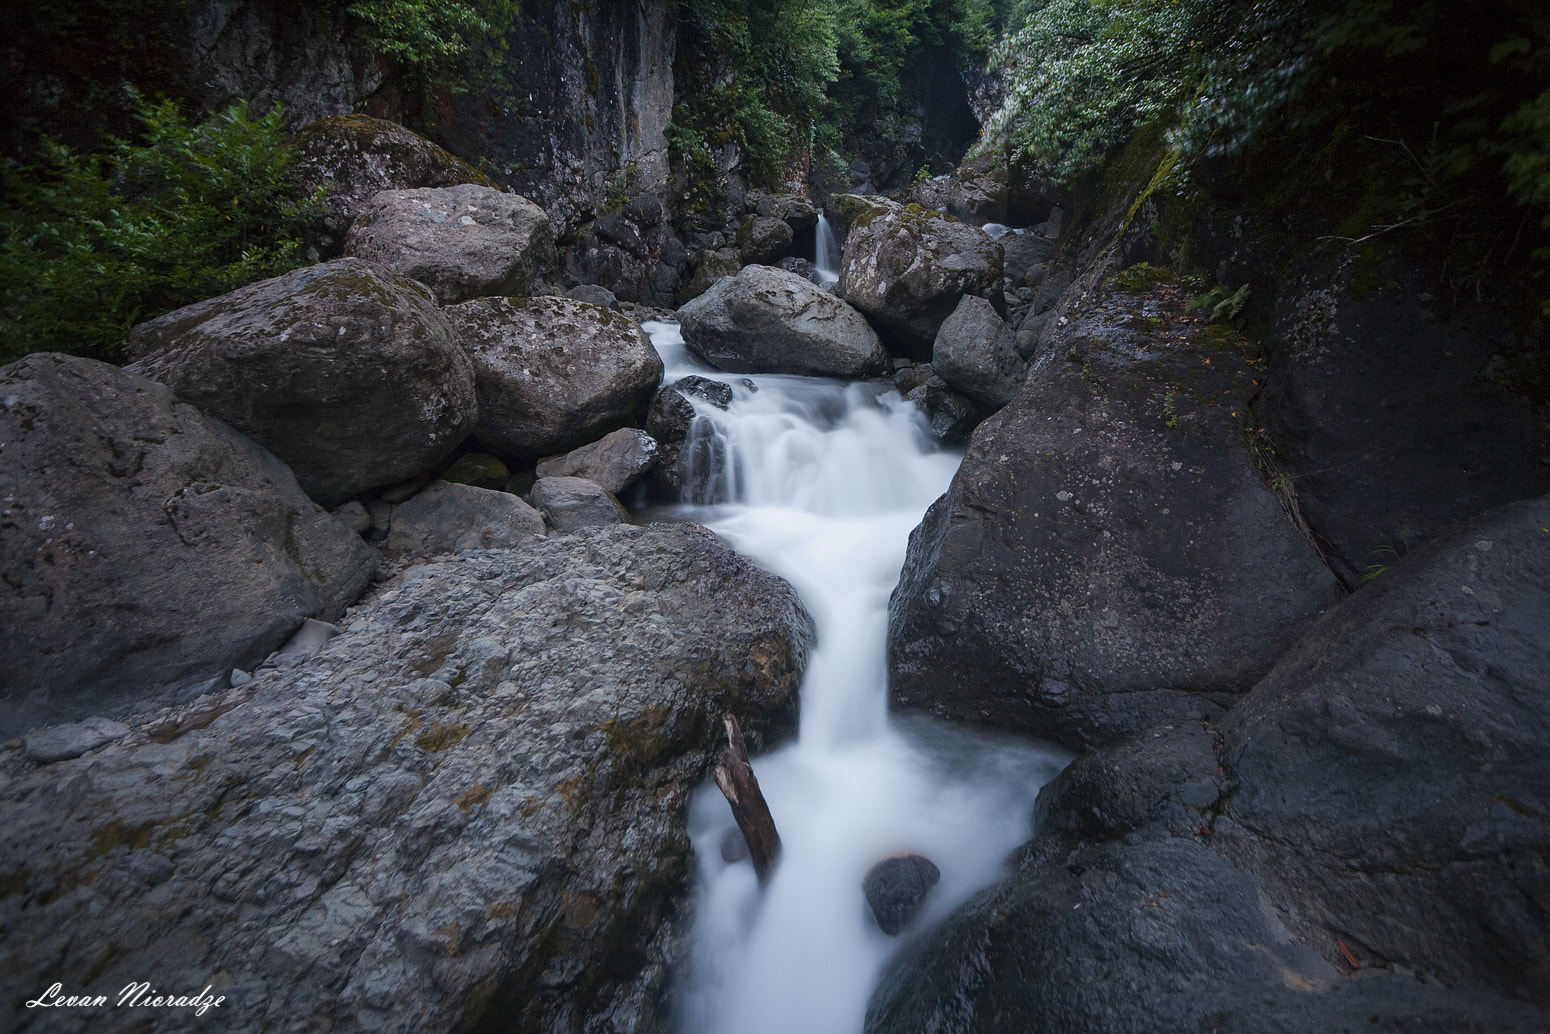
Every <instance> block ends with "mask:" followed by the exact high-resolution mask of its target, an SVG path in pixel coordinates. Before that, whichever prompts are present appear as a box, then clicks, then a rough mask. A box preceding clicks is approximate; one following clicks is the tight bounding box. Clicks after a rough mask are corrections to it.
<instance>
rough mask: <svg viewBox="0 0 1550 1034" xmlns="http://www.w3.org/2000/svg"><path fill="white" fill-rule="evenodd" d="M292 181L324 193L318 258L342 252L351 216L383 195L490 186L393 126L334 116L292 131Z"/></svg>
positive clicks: (487, 180) (483, 177) (474, 171)
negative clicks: (412, 190) (398, 192)
mask: <svg viewBox="0 0 1550 1034" xmlns="http://www.w3.org/2000/svg"><path fill="white" fill-rule="evenodd" d="M292 147H293V148H294V149H295V151H296V167H295V172H294V173H293V175H294V177H295V179H296V181H297V182H298V183H299V184H301V186H302V187H303V188H304V189H306V191H307V192H308V193H311V192H313V191H316V190H318V189H319V188H321V189H322V190H323V191H324V196H323V207H324V211H325V213H326V214H325V215H324V218H323V223H322V228H321V231H320V232H319V234H318V238H317V240H316V242H315V243H316V245H317V247H318V250H319V252H320V253H321V254H322V255H323V256H324V257H332V256H334V255H337V254H338V253H339V249H340V248H342V247H343V246H344V237H345V233H346V232H347V231H348V230H349V229H350V225H351V224H352V223H353V222H354V221H355V217H356V215H358V214H359V213H360V211H361V210H362V209H363V208H365V207H366V204H367V203H368V202H369V201H370V200H371V199H372V198H373V197H375V196H376V195H377V194H379V193H380V192H382V191H384V190H408V189H413V188H416V187H454V186H457V185H458V184H459V183H477V184H478V185H480V186H483V187H495V186H496V184H495V183H494V182H493V181H492V180H491V179H490V178H489V177H488V176H486V175H485V174H484V173H482V172H480V171H479V170H478V169H476V168H474V167H473V166H472V165H470V164H468V163H467V162H465V161H463V159H461V158H459V157H457V156H456V155H454V154H452V153H451V152H450V151H447V150H445V149H443V148H441V147H438V146H437V145H436V144H434V143H432V142H431V141H429V140H427V139H425V138H424V137H423V136H420V135H419V134H418V133H415V132H412V131H411V130H408V129H405V128H404V127H403V126H401V125H399V124H398V123H396V122H389V121H387V120H386V119H380V118H372V117H371V116H370V115H335V116H333V117H331V118H325V119H319V120H318V121H316V122H313V123H310V124H308V125H305V126H303V127H302V128H301V129H300V130H298V131H297V133H296V137H295V139H294V140H293V141H292Z"/></svg>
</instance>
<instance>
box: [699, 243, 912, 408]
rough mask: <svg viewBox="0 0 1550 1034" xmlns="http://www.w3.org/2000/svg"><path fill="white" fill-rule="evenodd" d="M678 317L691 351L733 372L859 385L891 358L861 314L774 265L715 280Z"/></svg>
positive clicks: (795, 275)
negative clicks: (838, 380) (791, 375)
mask: <svg viewBox="0 0 1550 1034" xmlns="http://www.w3.org/2000/svg"><path fill="white" fill-rule="evenodd" d="M780 225H782V226H784V225H785V224H784V223H780ZM678 318H679V321H680V322H681V323H682V327H683V338H684V344H686V345H687V346H688V347H689V350H690V351H691V352H693V353H694V354H695V355H698V356H700V357H701V358H702V359H704V360H705V361H706V362H708V363H710V364H711V365H712V366H714V367H716V368H717V369H718V370H726V371H727V372H729V373H795V374H805V375H807V376H813V377H844V378H849V379H852V380H859V379H863V378H866V377H871V376H875V375H877V374H880V373H882V372H883V371H884V370H886V369H887V368H888V353H887V352H885V351H884V350H883V345H882V342H881V341H879V340H878V337H877V334H876V332H875V331H873V330H872V328H871V326H869V325H868V323H867V321H866V319H865V318H863V317H862V315H861V313H859V312H857V311H856V310H855V309H853V308H851V307H850V306H849V305H847V304H845V303H844V302H842V301H840V300H839V299H838V298H836V297H834V295H832V294H830V293H829V292H828V291H825V290H823V289H822V288H820V287H818V286H817V285H816V284H814V283H812V282H811V281H809V280H807V279H805V278H803V277H800V276H798V275H797V274H795V273H789V272H787V271H786V270H784V269H778V268H776V267H774V266H744V267H743V268H742V269H741V270H739V271H738V274H737V275H736V276H735V277H732V278H731V279H723V280H718V281H716V283H715V284H714V285H712V287H711V288H710V290H708V291H706V292H705V293H704V294H702V295H700V296H699V297H698V298H695V299H694V300H693V301H691V302H688V303H687V304H685V305H684V306H683V308H681V309H679V310H678Z"/></svg>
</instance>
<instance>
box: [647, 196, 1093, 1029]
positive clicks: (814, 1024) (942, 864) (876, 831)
mask: <svg viewBox="0 0 1550 1034" xmlns="http://www.w3.org/2000/svg"><path fill="white" fill-rule="evenodd" d="M820 228H821V229H827V228H826V227H824V226H823V224H822V223H820ZM819 239H820V240H822V239H823V237H822V234H820V238H819ZM822 254H823V252H822V251H820V255H822ZM645 328H646V330H647V332H648V333H649V334H650V335H651V338H652V341H653V343H654V344H655V345H656V347H657V351H658V352H659V353H661V355H662V358H663V361H664V362H665V364H666V366H667V380H668V382H669V383H671V382H672V381H673V380H676V379H677V378H679V377H683V376H686V375H688V374H690V373H696V374H700V375H701V376H705V377H712V378H716V379H719V380H722V381H724V382H726V383H728V384H730V385H731V386H732V389H733V400H732V402H731V404H730V406H729V407H728V408H727V409H726V410H721V409H718V408H716V407H715V406H712V405H710V404H708V403H706V404H701V403H700V402H699V401H697V400H696V402H695V405H696V407H697V413H698V417H697V419H696V421H695V423H694V428H693V431H692V434H693V436H694V439H693V440H692V441H691V442H690V443H689V448H688V449H686V455H688V456H691V457H694V459H692V460H691V462H694V463H711V464H713V465H714V466H713V468H712V469H708V470H706V471H704V472H703V476H697V477H696V478H695V479H689V480H695V481H697V483H698V484H700V485H702V486H704V488H702V489H701V491H700V496H701V499H702V500H703V501H705V502H714V503H715V504H716V505H700V506H684V507H681V508H680V510H679V512H680V513H681V514H682V515H683V516H686V517H689V518H690V519H693V520H697V521H700V522H701V523H704V524H706V525H707V526H709V527H710V528H711V529H712V530H713V531H715V532H716V533H717V534H719V535H721V536H722V537H723V538H725V539H727V540H728V541H730V542H731V543H732V544H733V546H735V547H736V548H737V549H738V551H739V552H741V553H743V554H745V555H746V556H749V557H751V558H753V559H754V560H756V561H757V562H759V563H760V564H762V565H764V566H765V567H767V568H769V569H770V570H772V571H774V572H776V573H777V574H779V575H781V576H782V577H784V578H786V579H787V580H788V581H789V582H791V584H792V585H793V586H795V588H796V589H797V591H798V592H799V593H800V594H801V596H802V599H803V601H804V602H805V603H806V605H807V607H808V609H809V610H810V611H811V612H812V615H813V618H814V620H815V622H816V624H817V627H818V642H817V646H816V649H815V650H814V651H813V654H812V657H811V659H810V662H809V665H808V670H807V675H806V678H805V680H804V682H803V686H802V701H801V726H800V732H799V735H798V737H797V739H796V741H795V742H793V743H791V744H788V745H786V746H784V747H782V748H781V749H779V750H777V751H776V752H775V753H773V754H770V755H767V756H765V757H761V758H756V759H755V762H754V769H755V772H756V774H757V776H758V778H759V782H760V784H761V786H762V788H763V791H764V794H765V797H766V799H767V800H768V802H769V805H770V809H771V812H772V814H773V815H774V818H775V823H776V825H777V826H778V827H779V830H780V835H781V839H782V854H781V858H780V862H779V864H778V867H777V869H776V871H775V874H774V877H773V878H772V879H771V881H770V883H769V885H768V887H766V888H765V889H764V891H763V892H762V893H761V892H760V889H759V887H758V883H757V880H756V878H755V876H754V872H753V867H752V866H751V865H750V864H749V863H748V862H746V861H733V862H727V861H725V860H724V859H723V855H722V847H721V845H722V843H723V840H724V838H726V837H727V836H728V834H729V832H733V831H735V830H736V826H735V824H734V822H733V819H732V813H731V809H730V808H729V807H728V806H727V804H726V801H725V800H724V799H723V798H722V796H721V794H720V793H719V791H717V790H716V789H715V787H714V786H707V787H706V788H704V789H702V790H701V791H700V793H699V794H698V795H697V796H696V798H695V801H694V804H693V806H692V808H691V812H690V817H689V823H690V830H689V832H690V836H691V838H692V840H693V843H694V849H695V855H696V858H697V865H698V896H697V912H696V918H695V931H694V946H693V950H692V961H691V972H690V973H688V974H686V975H685V979H683V980H682V982H681V984H680V986H679V1006H680V1017H679V1019H680V1027H681V1030H682V1031H683V1034H798V1032H800V1034H860V1031H861V1028H862V1023H863V1020H864V1017H865V1013H866V1005H867V1001H868V999H869V998H870V997H871V993H872V989H873V986H874V984H875V983H876V980H877V977H878V975H879V973H880V971H881V970H882V967H883V966H884V964H885V963H886V962H887V961H888V959H889V958H890V957H891V956H892V955H893V953H894V952H895V951H896V950H897V949H898V948H899V946H900V944H901V942H902V941H903V940H904V939H905V938H892V937H888V936H887V935H885V934H884V933H882V931H881V930H879V929H878V928H877V926H876V925H875V924H874V923H873V922H872V920H871V918H870V916H869V914H868V910H867V905H866V901H865V898H864V896H863V893H862V889H861V885H862V879H863V877H864V876H865V874H866V872H867V870H868V869H870V868H871V866H872V865H874V864H875V863H877V862H878V861H880V860H882V859H884V858H886V857H888V856H889V855H893V854H897V853H899V852H905V851H913V852H917V853H920V854H923V855H926V856H927V857H929V858H930V859H931V860H932V861H934V862H935V863H936V864H937V866H938V867H939V868H940V869H941V873H942V877H941V882H940V883H939V884H938V885H937V886H936V888H935V889H934V890H933V891H932V893H931V895H930V896H929V897H928V898H927V899H926V903H925V906H924V911H923V914H922V915H921V916H920V917H919V918H918V919H917V921H916V923H915V926H914V929H920V928H921V927H922V926H923V925H925V924H926V923H929V922H931V921H933V920H935V919H938V918H940V917H942V916H943V915H945V914H946V913H947V912H948V911H949V910H951V909H952V908H953V907H955V906H957V905H958V904H959V903H961V902H962V901H963V900H964V899H965V898H967V897H968V896H969V895H970V894H972V893H973V892H974V891H976V890H978V889H979V888H981V887H983V886H985V885H986V884H988V883H990V882H992V881H993V880H995V879H996V878H997V877H998V876H999V875H1000V873H1001V866H1002V861H1003V859H1004V858H1005V857H1006V855H1007V854H1008V853H1009V852H1010V851H1011V850H1012V849H1013V848H1015V847H1016V846H1017V845H1018V844H1020V843H1022V842H1023V841H1024V840H1025V839H1027V837H1028V833H1029V830H1028V817H1029V814H1030V812H1031V809H1032V804H1033V799H1034V797H1035V795H1036V794H1037V793H1038V790H1039V787H1040V786H1041V785H1042V784H1043V783H1044V782H1045V781H1047V780H1048V779H1050V778H1051V777H1053V775H1054V774H1055V773H1056V772H1057V771H1059V768H1060V765H1061V764H1062V763H1063V761H1064V758H1061V757H1057V756H1056V755H1055V754H1054V752H1051V751H1047V750H1042V749H1039V748H1037V747H1034V746H1031V745H1029V744H1026V743H1022V742H1017V741H1011V740H1007V739H1001V738H993V737H989V736H984V735H980V734H975V733H972V732H969V731H967V730H964V729H960V728H955V727H949V726H945V725H939V724H937V723H933V722H928V721H925V720H923V719H913V720H910V721H907V722H899V721H896V720H893V719H890V718H889V716H888V713H887V666H886V650H885V640H886V635H887V624H888V597H889V594H890V593H891V592H892V590H893V586H894V584H895V583H896V582H897V581H898V577H899V569H900V567H901V565H902V564H903V561H904V554H905V547H906V545H907V543H908V540H909V534H910V531H911V529H912V528H914V527H915V525H916V524H918V523H919V522H920V518H921V515H922V514H923V513H924V511H925V509H926V507H927V506H929V505H930V504H931V502H932V501H933V500H934V499H936V498H937V496H938V495H940V494H941V493H942V492H943V491H944V490H945V489H946V488H947V485H948V482H949V481H950V480H951V479H952V476H953V472H954V471H955V470H956V469H957V466H958V462H959V459H960V457H959V456H958V455H956V454H954V453H950V452H944V451H942V450H940V449H938V448H936V447H935V446H934V445H933V444H932V442H931V441H930V439H929V438H928V437H927V435H926V434H925V433H924V424H923V421H922V418H921V416H920V414H919V413H918V412H917V411H916V409H915V406H914V404H913V403H910V402H907V401H905V400H904V399H903V398H902V397H900V396H899V394H898V393H897V392H894V391H892V390H888V389H884V388H881V387H880V386H878V385H876V384H865V383H858V384H846V383H843V382H839V381H829V380H820V379H817V378H810V377H790V376H773V375H756V376H753V377H743V376H738V375H730V374H723V373H720V372H718V371H715V370H712V369H709V368H708V367H705V366H704V365H703V364H700V363H698V362H697V361H696V360H695V359H694V357H692V356H691V355H690V354H689V353H688V352H687V351H686V350H685V348H684V346H683V339H682V338H681V337H680V336H679V333H678V328H677V326H676V325H674V324H670V323H647V324H645ZM908 932H909V931H906V936H907V935H908Z"/></svg>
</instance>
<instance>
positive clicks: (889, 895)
mask: <svg viewBox="0 0 1550 1034" xmlns="http://www.w3.org/2000/svg"><path fill="white" fill-rule="evenodd" d="M941 878H942V871H941V870H940V869H938V868H937V867H936V865H935V864H934V863H933V862H932V861H931V859H929V858H926V857H924V856H922V855H918V854H903V855H895V856H894V857H892V858H885V859H883V860H882V861H880V862H878V863H877V864H876V865H874V866H872V868H871V870H870V871H869V872H868V873H867V874H866V879H864V880H863V881H862V882H861V889H862V891H863V892H864V893H865V894H866V903H867V905H868V907H870V908H871V909H872V916H873V918H874V919H876V920H877V925H878V928H879V929H881V930H882V931H883V933H885V934H887V935H888V936H890V937H895V936H897V935H898V933H899V931H900V930H902V929H904V927H905V926H906V925H907V924H908V923H909V921H910V920H911V919H913V918H914V917H915V913H916V912H917V911H919V909H920V903H921V902H922V901H923V900H925V897H926V895H927V894H929V893H931V888H932V887H934V886H936V884H937V881H938V880H940V879H941Z"/></svg>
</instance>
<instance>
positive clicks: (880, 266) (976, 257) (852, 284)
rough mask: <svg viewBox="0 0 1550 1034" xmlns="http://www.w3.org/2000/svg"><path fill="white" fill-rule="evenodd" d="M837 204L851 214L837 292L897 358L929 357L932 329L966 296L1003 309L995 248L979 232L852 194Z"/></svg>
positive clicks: (917, 209)
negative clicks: (859, 314)
mask: <svg viewBox="0 0 1550 1034" xmlns="http://www.w3.org/2000/svg"><path fill="white" fill-rule="evenodd" d="M836 202H837V203H838V204H840V205H841V210H842V211H844V210H845V209H846V208H849V209H850V210H851V211H852V212H853V217H852V218H851V219H850V233H849V234H848V235H847V236H846V238H845V247H844V251H843V254H842V257H841V260H840V294H841V296H842V297H844V299H845V300H846V301H847V302H849V303H850V304H851V305H853V306H855V307H856V308H857V309H859V310H860V311H861V312H862V313H864V314H865V315H866V317H867V319H868V320H869V321H871V323H872V325H873V326H874V327H876V328H877V332H878V333H879V334H880V335H881V336H882V338H883V342H884V343H885V344H886V345H887V346H888V349H889V351H891V352H893V353H894V354H895V355H902V356H908V357H909V358H912V359H930V358H931V346H932V343H933V342H934V341H935V340H936V335H937V331H938V330H940V329H941V327H942V323H943V321H944V320H946V319H947V317H948V316H949V315H950V314H951V313H952V311H953V310H954V309H955V308H957V307H958V301H959V299H961V298H962V297H963V296H964V295H966V294H973V295H979V296H980V297H982V298H986V299H989V300H990V301H991V303H992V304H996V305H998V306H1001V307H1004V304H1005V303H1004V302H1003V301H1002V299H1001V264H1002V251H1001V245H1000V244H997V243H996V242H995V241H993V240H991V239H990V237H989V236H987V235H986V234H985V232H984V231H983V230H980V229H979V228H978V227H975V226H969V225H968V224H966V223H961V222H957V221H955V220H953V219H950V218H948V217H947V216H944V215H943V214H942V213H940V212H936V211H932V210H929V209H924V208H921V207H920V206H919V205H903V206H900V205H896V204H892V203H886V204H884V203H878V202H877V201H876V200H874V199H867V198H856V197H855V196H853V195H846V196H843V197H841V198H837V199H836Z"/></svg>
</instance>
